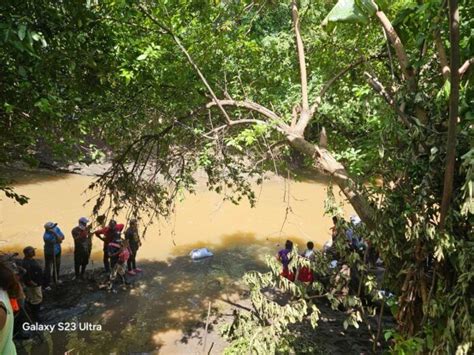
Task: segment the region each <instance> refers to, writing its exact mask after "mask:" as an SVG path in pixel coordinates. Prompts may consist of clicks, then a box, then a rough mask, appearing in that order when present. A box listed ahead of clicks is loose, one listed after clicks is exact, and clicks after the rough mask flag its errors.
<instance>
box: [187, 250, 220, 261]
mask: <svg viewBox="0 0 474 355" xmlns="http://www.w3.org/2000/svg"><path fill="white" fill-rule="evenodd" d="M213 255H214V254H213V253H212V252H211V251H210V250H209V249H207V248H200V249H193V250H191V252H190V253H189V256H191V259H193V260H199V259H204V258H208V257H210V256H213Z"/></svg>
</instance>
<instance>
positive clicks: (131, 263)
mask: <svg viewBox="0 0 474 355" xmlns="http://www.w3.org/2000/svg"><path fill="white" fill-rule="evenodd" d="M125 240H127V241H128V244H129V246H130V251H131V254H130V257H129V259H128V261H127V267H128V274H129V275H132V276H133V275H135V274H136V273H137V272H141V271H142V269H140V268H137V262H136V257H137V251H138V249H139V248H140V246H141V245H142V242H141V241H140V235H139V234H138V224H137V220H136V219H132V220H131V221H130V227H128V229H127V231H126V232H125Z"/></svg>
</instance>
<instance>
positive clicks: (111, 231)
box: [94, 219, 124, 272]
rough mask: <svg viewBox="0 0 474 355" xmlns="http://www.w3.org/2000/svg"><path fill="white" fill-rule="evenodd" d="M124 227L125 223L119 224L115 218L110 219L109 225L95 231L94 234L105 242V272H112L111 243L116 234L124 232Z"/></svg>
mask: <svg viewBox="0 0 474 355" xmlns="http://www.w3.org/2000/svg"><path fill="white" fill-rule="evenodd" d="M123 228H124V225H123V224H117V222H116V221H115V220H113V219H111V220H110V222H109V225H108V226H107V227H105V228H102V229H98V230H96V231H95V232H94V234H95V235H96V236H97V237H98V238H99V239H100V240H102V241H103V242H104V248H103V251H104V259H103V260H104V269H105V272H110V260H109V259H110V258H109V252H108V246H109V243H110V242H111V241H112V240H114V236H115V234H116V233H119V234H120V232H122V230H123Z"/></svg>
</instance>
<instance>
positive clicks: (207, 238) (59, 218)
mask: <svg viewBox="0 0 474 355" xmlns="http://www.w3.org/2000/svg"><path fill="white" fill-rule="evenodd" d="M92 179H93V178H92V177H88V176H80V175H65V174H62V175H57V174H56V175H53V176H49V175H41V176H40V177H36V178H31V177H28V180H27V181H26V182H25V181H23V183H21V184H19V185H18V186H17V187H16V191H17V192H18V193H21V194H25V195H27V196H29V197H30V202H29V203H28V204H27V205H25V206H20V205H18V204H16V203H14V202H13V201H11V200H8V199H3V200H2V201H0V247H1V248H2V249H5V248H8V249H12V248H21V249H22V246H24V245H26V244H30V245H32V246H34V247H38V248H40V249H41V248H42V234H43V225H44V223H45V222H47V221H53V222H58V223H59V226H60V227H61V229H62V230H63V232H64V233H65V234H66V239H65V241H64V243H63V249H64V251H65V252H66V253H68V252H70V251H71V250H72V247H73V240H72V237H71V236H70V231H71V229H72V228H73V227H74V226H75V225H76V223H77V220H78V218H79V217H81V216H84V215H85V216H89V215H90V212H91V208H92V204H89V205H86V206H84V202H85V201H86V200H87V199H88V197H90V196H92V195H91V192H86V193H84V190H85V189H86V188H87V186H88V185H89V184H90V183H91V181H92ZM20 181H21V180H20ZM286 189H288V186H285V183H284V181H283V180H282V179H280V178H276V177H274V178H272V179H271V180H269V181H267V182H266V183H265V184H264V185H263V187H256V191H257V196H259V198H258V203H257V206H256V208H253V209H252V208H250V206H249V205H248V204H246V203H243V204H242V205H240V206H235V205H233V204H232V203H230V202H222V199H221V197H220V196H219V195H218V194H216V193H213V192H209V191H207V190H205V188H204V187H203V186H202V187H201V188H200V189H198V192H197V193H196V194H195V195H188V196H186V199H185V200H184V201H183V202H181V203H180V204H179V205H178V207H177V211H176V214H175V215H174V216H172V217H171V218H170V220H169V221H160V222H159V223H156V224H155V225H153V226H151V227H150V228H149V229H148V232H147V235H146V239H145V241H144V244H143V247H142V248H141V249H140V251H139V255H138V256H139V259H149V260H164V259H166V258H167V257H169V256H175V255H182V253H187V252H189V250H184V249H183V246H189V245H190V244H193V245H194V246H196V247H201V246H209V245H213V246H214V247H215V246H216V245H220V244H222V245H224V246H225V245H226V244H232V245H234V244H240V243H244V242H245V241H244V240H242V239H241V238H239V237H237V238H235V239H234V240H230V239H229V238H225V236H226V235H229V234H232V235H236V233H239V232H242V231H245V232H251V233H253V234H254V235H255V238H256V239H258V240H267V239H268V238H271V237H282V236H285V235H286V236H288V235H291V236H297V237H298V238H299V242H301V243H305V241H307V240H313V241H314V242H315V243H316V244H323V243H324V242H325V241H326V240H327V239H328V238H329V228H330V226H331V219H330V218H329V217H327V216H326V217H324V216H323V205H324V199H325V198H326V184H325V183H314V182H308V181H304V182H292V183H291V185H290V190H289V191H290V195H291V197H290V201H289V204H288V201H284V196H285V191H288V190H286ZM288 206H290V210H291V211H290V212H289V213H288V216H287V218H286V222H285V223H284V221H285V213H286V211H287V210H288V209H287V207H288ZM350 212H351V210H349V209H347V211H346V214H349V213H350ZM117 220H118V221H119V223H120V222H122V223H123V222H125V221H124V219H123V218H121V216H119V217H118V218H117ZM283 224H284V225H283ZM282 225H283V228H282ZM247 242H252V241H251V240H248V241H247ZM21 249H20V250H21ZM94 250H95V251H96V252H97V253H98V254H100V250H101V242H100V240H98V239H95V242H94ZM98 254H96V256H99V255H98Z"/></svg>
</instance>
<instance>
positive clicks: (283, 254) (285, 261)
mask: <svg viewBox="0 0 474 355" xmlns="http://www.w3.org/2000/svg"><path fill="white" fill-rule="evenodd" d="M292 250H293V242H292V241H291V240H287V241H286V243H285V249H282V250H280V251H279V252H278V254H277V256H276V257H277V260H278V261H280V262H281V264H282V265H283V271H282V272H281V273H280V275H281V276H283V277H285V278H287V279H288V280H290V281H294V280H295V275H294V273H293V272H291V271H290V269H289V267H288V265H289V264H290V261H291V258H290V256H289V255H290V253H291V251H292Z"/></svg>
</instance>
